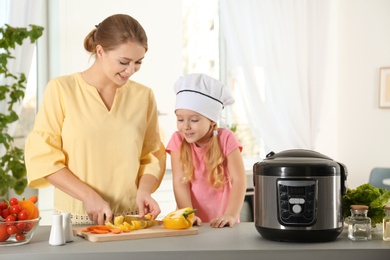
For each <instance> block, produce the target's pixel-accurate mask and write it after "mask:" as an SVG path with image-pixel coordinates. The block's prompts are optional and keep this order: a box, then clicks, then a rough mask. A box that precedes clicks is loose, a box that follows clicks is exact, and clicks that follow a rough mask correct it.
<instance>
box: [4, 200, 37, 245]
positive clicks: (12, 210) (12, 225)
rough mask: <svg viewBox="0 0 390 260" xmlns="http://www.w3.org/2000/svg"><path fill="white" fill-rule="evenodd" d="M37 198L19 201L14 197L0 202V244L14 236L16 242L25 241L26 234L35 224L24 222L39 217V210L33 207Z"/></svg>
mask: <svg viewBox="0 0 390 260" xmlns="http://www.w3.org/2000/svg"><path fill="white" fill-rule="evenodd" d="M37 201H38V197H37V196H32V197H30V198H29V199H27V200H25V199H22V200H19V199H17V198H15V197H13V198H10V199H9V200H6V199H4V201H3V202H0V222H5V224H3V223H2V225H0V242H4V241H6V240H7V239H8V238H9V237H10V236H14V239H15V240H16V241H24V240H26V234H27V233H28V232H29V231H30V230H31V229H32V228H33V227H34V225H35V224H36V223H34V222H31V221H26V220H31V219H36V218H38V217H39V210H38V208H37V206H36V205H35V202H37Z"/></svg>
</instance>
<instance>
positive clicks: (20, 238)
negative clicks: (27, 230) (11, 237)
mask: <svg viewBox="0 0 390 260" xmlns="http://www.w3.org/2000/svg"><path fill="white" fill-rule="evenodd" d="M15 239H16V241H24V240H26V235H25V234H23V233H17V234H16V235H15Z"/></svg>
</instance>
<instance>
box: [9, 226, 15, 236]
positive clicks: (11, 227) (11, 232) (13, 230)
mask: <svg viewBox="0 0 390 260" xmlns="http://www.w3.org/2000/svg"><path fill="white" fill-rule="evenodd" d="M16 231H17V228H16V227H15V226H14V225H10V226H8V227H7V233H8V234H9V235H13V234H16Z"/></svg>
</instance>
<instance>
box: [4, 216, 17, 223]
mask: <svg viewBox="0 0 390 260" xmlns="http://www.w3.org/2000/svg"><path fill="white" fill-rule="evenodd" d="M11 221H16V217H15V216H14V215H8V216H7V217H6V218H5V222H11Z"/></svg>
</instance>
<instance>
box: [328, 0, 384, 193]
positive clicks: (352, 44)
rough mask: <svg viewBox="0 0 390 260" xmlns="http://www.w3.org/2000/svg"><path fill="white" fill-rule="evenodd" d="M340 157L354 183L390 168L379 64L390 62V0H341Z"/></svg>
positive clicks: (362, 181)
mask: <svg viewBox="0 0 390 260" xmlns="http://www.w3.org/2000/svg"><path fill="white" fill-rule="evenodd" d="M338 20H339V34H338V38H339V39H338V43H339V48H338V59H337V62H338V67H339V71H338V75H339V80H338V86H337V90H338V101H337V102H338V103H337V105H338V113H337V114H336V115H335V118H334V120H333V121H338V136H337V140H338V143H337V147H338V156H337V160H339V161H340V162H343V163H345V164H346V166H347V167H348V171H349V176H348V179H349V185H350V187H356V186H358V185H360V184H362V183H365V182H368V178H369V173H370V171H371V169H372V168H374V167H377V166H384V167H390V151H389V148H390V135H389V133H390V109H389V108H388V109H380V108H379V107H378V100H379V68H380V67H389V66H390V33H389V32H390V1H388V0H372V1H366V0H342V1H339V17H338Z"/></svg>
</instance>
